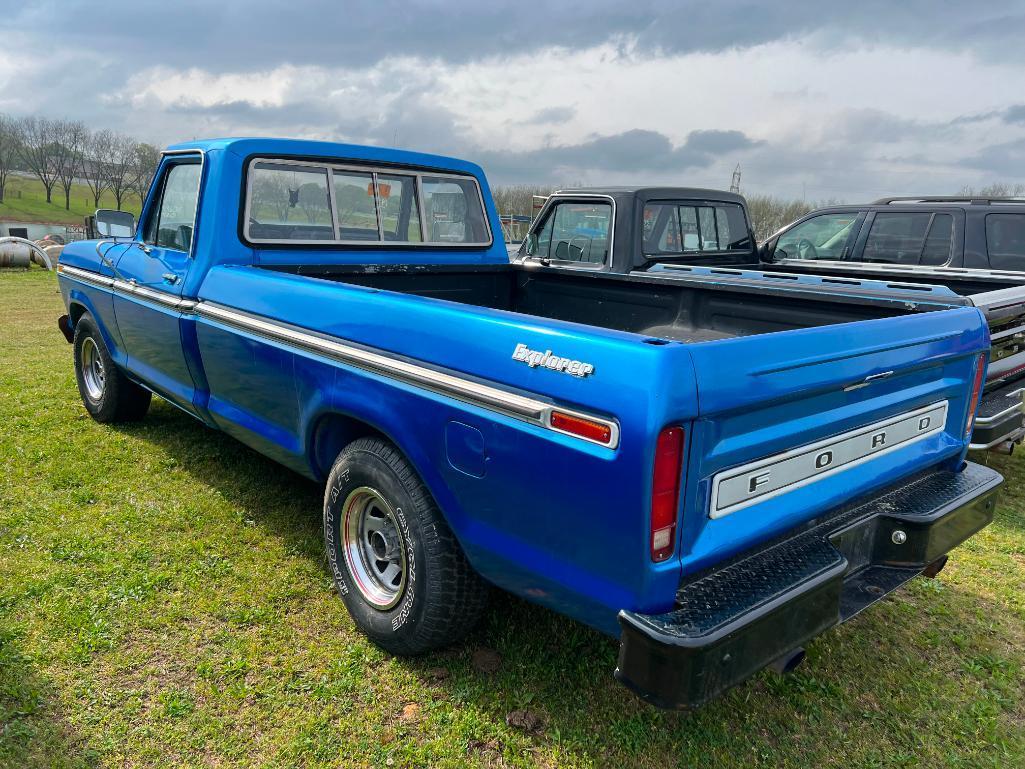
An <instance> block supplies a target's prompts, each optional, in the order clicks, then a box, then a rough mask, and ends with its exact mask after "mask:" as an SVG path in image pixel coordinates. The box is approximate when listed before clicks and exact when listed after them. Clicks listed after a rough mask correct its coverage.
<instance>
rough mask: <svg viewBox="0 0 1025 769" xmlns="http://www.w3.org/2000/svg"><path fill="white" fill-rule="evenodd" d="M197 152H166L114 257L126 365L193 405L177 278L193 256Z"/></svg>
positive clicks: (177, 401)
mask: <svg viewBox="0 0 1025 769" xmlns="http://www.w3.org/2000/svg"><path fill="white" fill-rule="evenodd" d="M201 171H202V156H201V155H199V154H195V155H189V154H187V155H168V156H165V158H164V160H163V162H162V163H161V166H160V168H159V169H158V171H157V181H156V184H155V185H154V187H153V189H154V191H155V192H154V193H153V194H151V195H150V200H149V202H148V204H147V206H146V209H145V210H144V211H143V219H142V222H141V225H140V233H139V235H138V236H137V237H136V239H135V241H134V242H133V243H132V245H131V246H130V247H129V248H128V249H126V250H125V252H124V254H123V255H122V256H121V258H120V259H119V260H118V263H117V270H118V273H119V274H120V278H121V280H122V281H123V282H125V283H127V284H128V285H127V286H126V287H125V289H124V290H121V291H118V292H116V293H115V297H114V314H115V317H116V318H117V323H118V328H119V329H120V331H121V336H122V338H123V339H124V344H125V349H126V351H127V354H128V363H127V367H128V370H129V371H131V372H132V373H133V374H135V375H136V376H138V377H139V378H140V379H141V380H142V381H144V382H145V383H146V384H147V385H149V386H151V387H152V388H153V389H154V390H156V391H157V392H158V393H159V394H160V395H162V396H164V397H165V398H167V399H168V400H171V401H172V402H174V403H175V404H176V405H178V406H180V407H182V408H184V409H185V410H187V411H189V412H193V413H194V412H195V408H194V407H193V405H192V398H193V394H194V391H195V387H194V385H193V382H192V376H191V374H190V373H189V368H188V365H187V363H186V360H185V354H184V351H183V348H182V337H181V326H180V324H181V318H182V286H183V285H184V283H185V276H186V275H187V274H188V271H189V267H190V266H191V263H192V256H191V254H192V242H193V230H194V229H195V226H196V210H197V204H198V202H199V183H200V175H201Z"/></svg>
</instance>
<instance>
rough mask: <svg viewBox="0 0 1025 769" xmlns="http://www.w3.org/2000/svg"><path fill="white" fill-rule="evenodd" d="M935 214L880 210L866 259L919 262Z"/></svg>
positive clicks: (869, 240)
mask: <svg viewBox="0 0 1025 769" xmlns="http://www.w3.org/2000/svg"><path fill="white" fill-rule="evenodd" d="M931 219H932V214H930V213H927V212H924V211H923V212H920V213H917V212H916V213H893V214H887V213H883V214H876V218H875V221H873V222H872V229H871V230H870V231H869V233H868V239H867V240H866V241H865V250H864V253H863V254H862V256H861V258H862V260H864V261H866V262H881V263H884V264H918V263H919V258H920V256H921V254H922V248H923V247H924V246H925V242H924V241H925V233H926V229H927V228H928V227H929V222H930V220H931Z"/></svg>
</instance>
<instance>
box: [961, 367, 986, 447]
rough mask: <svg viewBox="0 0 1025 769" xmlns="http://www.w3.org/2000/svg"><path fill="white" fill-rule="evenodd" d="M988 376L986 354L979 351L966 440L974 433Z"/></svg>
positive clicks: (966, 428) (969, 404) (966, 426)
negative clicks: (980, 400)
mask: <svg viewBox="0 0 1025 769" xmlns="http://www.w3.org/2000/svg"><path fill="white" fill-rule="evenodd" d="M985 378H986V354H985V353H979V357H978V358H976V359H975V379H974V380H973V381H972V396H971V398H969V399H968V419H966V420H965V427H964V437H965V440H968V438H969V437H970V436H971V434H972V428H973V427H974V426H975V409H976V408H978V406H979V397H980V396H981V395H982V382H983V380H984V379H985Z"/></svg>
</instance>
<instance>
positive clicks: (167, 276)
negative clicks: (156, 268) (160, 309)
mask: <svg viewBox="0 0 1025 769" xmlns="http://www.w3.org/2000/svg"><path fill="white" fill-rule="evenodd" d="M160 277H162V278H163V279H164V283H170V284H171V285H172V286H173V285H175V284H176V283H177V282H178V280H179V278H178V276H177V275H175V274H174V273H173V272H165V273H164V274H163V275H161V276H160Z"/></svg>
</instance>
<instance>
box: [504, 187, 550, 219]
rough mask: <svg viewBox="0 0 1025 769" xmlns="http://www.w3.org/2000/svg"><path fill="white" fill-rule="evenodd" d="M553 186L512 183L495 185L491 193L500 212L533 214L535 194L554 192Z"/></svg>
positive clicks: (522, 214)
mask: <svg viewBox="0 0 1025 769" xmlns="http://www.w3.org/2000/svg"><path fill="white" fill-rule="evenodd" d="M555 189H556V188H555V187H551V186H547V185H540V184H514V185H510V186H507V187H495V188H493V189H492V191H491V194H492V196H493V197H494V199H495V206H496V207H497V208H498V212H499V213H500V214H510V215H512V214H516V215H519V216H533V215H534V214H535V213H537V212H536V211H534V208H533V198H534V196H535V195H540V196H548V195H551V194H552V193H553V192H555Z"/></svg>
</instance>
